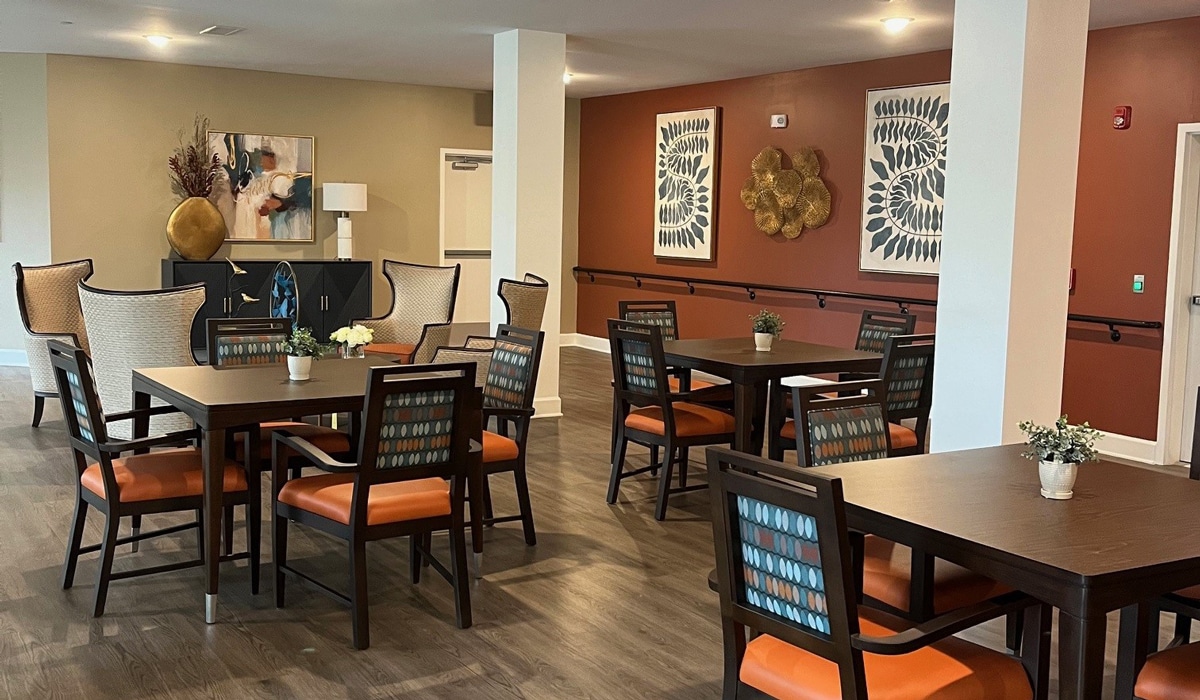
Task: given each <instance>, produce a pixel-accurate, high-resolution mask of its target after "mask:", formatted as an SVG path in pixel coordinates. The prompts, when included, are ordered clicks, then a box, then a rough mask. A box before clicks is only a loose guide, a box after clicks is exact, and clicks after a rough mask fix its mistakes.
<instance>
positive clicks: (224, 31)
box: [200, 24, 246, 36]
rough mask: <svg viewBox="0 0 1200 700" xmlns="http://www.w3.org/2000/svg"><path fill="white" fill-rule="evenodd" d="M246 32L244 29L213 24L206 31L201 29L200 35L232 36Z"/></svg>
mask: <svg viewBox="0 0 1200 700" xmlns="http://www.w3.org/2000/svg"><path fill="white" fill-rule="evenodd" d="M244 31H246V28H245V27H226V26H223V25H220V24H214V25H213V26H211V27H209V28H208V29H201V30H200V33H201V34H212V35H213V36H233V35H234V34H240V33H242V32H244Z"/></svg>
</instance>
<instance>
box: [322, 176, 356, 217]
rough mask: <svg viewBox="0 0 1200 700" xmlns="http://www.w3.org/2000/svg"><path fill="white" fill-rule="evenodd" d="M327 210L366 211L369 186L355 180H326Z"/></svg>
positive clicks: (325, 207) (325, 206)
mask: <svg viewBox="0 0 1200 700" xmlns="http://www.w3.org/2000/svg"><path fill="white" fill-rule="evenodd" d="M324 187H325V198H324V200H323V203H322V205H321V206H322V208H323V209H324V210H325V211H366V210H367V186H366V185H363V184H359V183H354V182H326V183H325V185H324Z"/></svg>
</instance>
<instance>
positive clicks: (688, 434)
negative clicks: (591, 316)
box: [608, 319, 735, 520]
mask: <svg viewBox="0 0 1200 700" xmlns="http://www.w3.org/2000/svg"><path fill="white" fill-rule="evenodd" d="M608 342H609V348H610V351H611V355H612V363H613V378H614V387H613V396H614V399H613V401H614V407H613V408H614V412H615V414H614V415H615V420H614V421H613V427H614V438H613V442H614V444H613V451H612V474H611V475H610V477H609V482H608V503H609V504H610V505H611V504H614V503H616V502H617V496H618V492H619V490H620V488H621V481H622V480H624V479H627V478H629V477H631V476H636V475H638V474H643V473H646V472H652V473H653V472H658V471H659V469H660V467H661V473H659V474H658V498H657V501H656V504H655V509H654V517H655V518H656V519H657V520H664V519H665V518H666V517H667V499H668V498H669V497H670V496H672V495H675V494H679V493H684V492H687V491H696V490H699V489H704V488H707V485H705V484H696V485H692V486H689V485H688V483H687V477H688V448H690V447H696V446H700V445H732V444H733V440H734V430H735V427H734V419H733V416H731V415H729V414H728V413H726V412H724V411H721V410H719V409H716V408H713V407H712V406H706V405H703V404H699V403H694V402H693V401H692V400H691V394H690V393H689V392H683V391H679V392H675V391H671V390H670V385H669V384H668V383H667V371H668V370H667V363H666V360H665V359H664V357H663V345H662V343H663V336H662V328H660V327H659V326H657V325H652V324H645V323H632V322H629V321H622V320H619V319H609V321H608ZM631 442H632V443H635V444H638V445H643V446H645V447H648V448H651V449H654V448H662V449H663V460H662V462H661V463H659V462H657V460H656V459H654V458H653V457H654V455H652V459H651V460H650V464H649V466H646V467H642V468H640V469H633V470H630V471H625V454H626V451H627V449H628V447H629V443H631ZM655 454H657V453H655ZM675 464H679V486H677V487H672V486H671V481H672V479H671V477H672V472H673V470H674V466H675Z"/></svg>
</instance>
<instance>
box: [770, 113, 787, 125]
mask: <svg viewBox="0 0 1200 700" xmlns="http://www.w3.org/2000/svg"><path fill="white" fill-rule="evenodd" d="M787 122H788V120H787V115H786V114H772V115H771V128H772V129H786V128H787Z"/></svg>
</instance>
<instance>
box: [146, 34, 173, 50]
mask: <svg viewBox="0 0 1200 700" xmlns="http://www.w3.org/2000/svg"><path fill="white" fill-rule="evenodd" d="M144 38H145V39H146V41H148V42H150V43H151V44H153V45H154V46H155V47H157V48H160V49H161V48H162V47H164V46H166V45H167V44H169V43H171V37H169V36H164V35H162V34H147V35H146V36H145V37H144Z"/></svg>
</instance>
